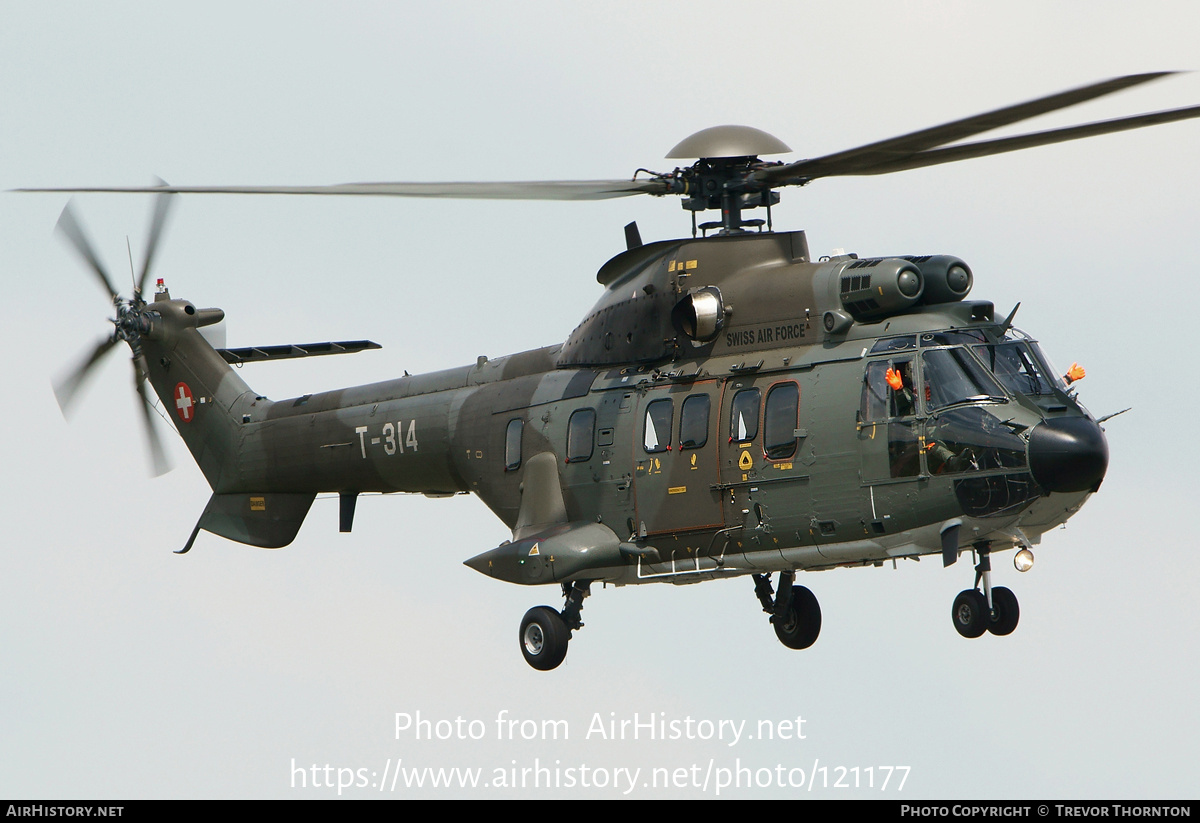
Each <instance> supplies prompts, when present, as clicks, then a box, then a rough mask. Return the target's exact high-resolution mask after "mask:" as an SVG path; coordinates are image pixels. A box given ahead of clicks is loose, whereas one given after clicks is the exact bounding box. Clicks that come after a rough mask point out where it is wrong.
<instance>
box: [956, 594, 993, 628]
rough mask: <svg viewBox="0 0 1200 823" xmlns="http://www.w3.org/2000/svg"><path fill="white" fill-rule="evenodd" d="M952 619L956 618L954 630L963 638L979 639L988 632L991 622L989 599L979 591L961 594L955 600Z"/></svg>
mask: <svg viewBox="0 0 1200 823" xmlns="http://www.w3.org/2000/svg"><path fill="white" fill-rule="evenodd" d="M951 617H953V618H954V628H955V629H957V630H958V633H959V634H961V635H962V636H963V637H979V636H980V635H981V634H983V633H984V632H986V631H987V627H988V623H989V622H991V617H990V615H989V609H988V604H987V598H986V597H984V596H983V592H981V591H979V590H978V589H967V590H966V591H961V592H959V593H958V597H956V598H954V608H953V609H952V610H951Z"/></svg>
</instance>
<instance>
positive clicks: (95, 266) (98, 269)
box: [57, 203, 120, 301]
mask: <svg viewBox="0 0 1200 823" xmlns="http://www.w3.org/2000/svg"><path fill="white" fill-rule="evenodd" d="M57 228H58V230H59V231H61V232H62V233H63V236H65V237H66V238H67V240H69V241H70V242H71V245H72V246H74V247H75V251H77V252H79V256H80V257H82V258H83V259H84V262H86V263H87V264H88V266H90V267H91V269H92V271H93V272H95V273H96V277H98V278H100V283H101V285H103V286H104V288H105V289H107V290H108V294H109V296H110V297H112V299H113V300H114V301H115V300H117V298H118V297H119V295H120V293H119V292H118V291H117V288H116V286H114V285H113V284H112V280H111V279H110V278H109V276H108V272H107V271H105V269H104V266H103V264H101V262H100V259H99V258H98V257H96V252H95V250H94V249H93V247H92V243H91V241H90V240H88V238H87V235H86V234H84V231H83V227H82V226H81V225H80V224H79V220H78V219H76V217H75V210H74V209H72V208H71V204H70V203H67V205H66V206H65V207H64V208H63V210H62V214H61V215H60V216H59V218H58V226H57Z"/></svg>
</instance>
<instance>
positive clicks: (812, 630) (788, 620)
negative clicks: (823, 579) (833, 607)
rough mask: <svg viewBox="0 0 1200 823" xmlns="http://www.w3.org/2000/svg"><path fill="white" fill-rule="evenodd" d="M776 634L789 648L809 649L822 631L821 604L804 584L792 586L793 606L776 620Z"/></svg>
mask: <svg viewBox="0 0 1200 823" xmlns="http://www.w3.org/2000/svg"><path fill="white" fill-rule="evenodd" d="M774 623H775V636H776V637H778V638H779V642H780V643H782V644H783V645H785V646H787V647H788V648H789V649H807V648H808V647H809V646H811V645H812V644H813V643H816V642H817V635H819V634H820V633H821V604H820V603H818V602H817V597H816V595H814V594H813V593H812V592H810V591H809V590H808V589H806V588H805V587H804V586H792V606H791V608H790V609H788V611H787V614H784V615H777V616H776V617H775V620H774Z"/></svg>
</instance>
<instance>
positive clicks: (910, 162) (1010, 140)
mask: <svg viewBox="0 0 1200 823" xmlns="http://www.w3.org/2000/svg"><path fill="white" fill-rule="evenodd" d="M1196 117H1200V106H1190V107H1188V108H1184V109H1171V110H1170V111H1160V112H1154V113H1153V114H1139V115H1135V116H1133V117H1121V118H1118V119H1116V120H1104V121H1101V122H1098V123H1088V124H1086V125H1082V126H1068V127H1066V128H1061V129H1051V130H1050V131H1042V132H1035V133H1033V134H1022V135H1018V136H1016V137H1001V138H998V139H996V140H982V141H980V142H978V143H967V144H965V145H962V146H947V147H945V148H941V149H934V150H933V151H923V152H920V153H919V154H915V155H913V156H911V157H908V158H903V159H899V160H895V161H892V162H890V163H881V164H880V165H878V166H871V167H870V168H866V169H863V170H862V171H858V172H852V173H853V174H859V175H866V174H888V173H890V172H894V171H905V170H907V169H919V168H922V167H924V166H937V165H940V164H942V163H953V162H956V161H958V160H970V159H972V158H975V157H989V156H991V155H993V154H1004V153H1005V152H1010V151H1020V150H1021V149H1030V148H1033V147H1035V146H1048V145H1051V144H1053V143H1064V142H1066V141H1068V140H1079V139H1081V138H1084V137H1095V136H1096V135H1099V134H1112V133H1113V132H1118V131H1129V130H1130V129H1140V128H1143V127H1145V126H1156V125H1158V124H1160V123H1174V122H1175V121H1177V120H1191V119H1193V118H1196Z"/></svg>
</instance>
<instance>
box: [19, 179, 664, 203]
mask: <svg viewBox="0 0 1200 823" xmlns="http://www.w3.org/2000/svg"><path fill="white" fill-rule="evenodd" d="M669 189H670V184H669V183H667V182H666V181H664V180H655V179H648V180H534V181H528V182H495V183H491V182H487V183H342V184H340V185H333V186H154V187H140V188H139V187H120V186H108V187H104V186H93V187H89V188H69V189H62V188H56V189H16V191H24V192H39V191H40V192H121V193H151V194H154V193H166V194H346V195H369V196H376V197H454V198H470V199H476V200H607V199H609V198H613V197H629V196H631V195H635V194H667V193H668V192H669Z"/></svg>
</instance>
